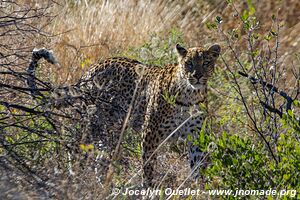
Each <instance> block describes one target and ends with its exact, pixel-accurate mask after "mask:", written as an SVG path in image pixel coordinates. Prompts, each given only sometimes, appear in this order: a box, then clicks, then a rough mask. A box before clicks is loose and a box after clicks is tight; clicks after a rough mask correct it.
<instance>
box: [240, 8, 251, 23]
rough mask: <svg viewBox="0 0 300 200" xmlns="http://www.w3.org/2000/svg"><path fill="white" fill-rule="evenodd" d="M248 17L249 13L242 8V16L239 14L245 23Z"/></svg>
mask: <svg viewBox="0 0 300 200" xmlns="http://www.w3.org/2000/svg"><path fill="white" fill-rule="evenodd" d="M248 18H249V14H248V11H247V10H244V12H243V14H242V16H241V19H242V21H243V22H244V23H245V22H246V21H247V20H248Z"/></svg>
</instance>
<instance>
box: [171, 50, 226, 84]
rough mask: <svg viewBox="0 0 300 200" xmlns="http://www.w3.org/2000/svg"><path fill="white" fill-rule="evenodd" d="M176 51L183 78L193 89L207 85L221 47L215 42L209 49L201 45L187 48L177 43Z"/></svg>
mask: <svg viewBox="0 0 300 200" xmlns="http://www.w3.org/2000/svg"><path fill="white" fill-rule="evenodd" d="M176 51H177V54H178V62H179V64H180V66H181V76H182V78H183V79H186V80H187V82H188V84H189V85H190V86H191V87H192V88H193V89H199V88H201V87H203V86H204V85H206V82H207V80H208V78H209V77H210V76H211V75H212V73H213V70H214V65H215V62H216V60H217V58H218V57H219V55H220V51H221V47H220V46H219V45H217V44H215V45H213V46H211V47H210V48H208V49H207V50H205V49H202V48H200V47H194V48H189V49H185V48H184V47H182V46H180V45H179V44H177V45H176Z"/></svg>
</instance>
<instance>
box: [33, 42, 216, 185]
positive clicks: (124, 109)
mask: <svg viewBox="0 0 300 200" xmlns="http://www.w3.org/2000/svg"><path fill="white" fill-rule="evenodd" d="M175 52H176V54H177V62H176V63H170V64H167V65H165V66H163V67H160V66H152V65H147V64H143V63H142V62H139V61H137V60H134V59H130V58H126V57H113V58H108V59H105V60H102V61H99V62H98V63H96V64H94V65H93V66H91V69H90V70H89V71H88V72H87V73H86V74H85V75H83V76H82V77H81V78H80V80H79V81H78V82H77V83H76V84H74V85H73V86H72V87H67V88H64V90H63V93H64V95H62V94H60V92H58V93H57V94H56V96H58V97H56V99H59V98H61V99H65V100H66V99H68V100H69V101H70V99H76V98H77V99H80V100H81V101H83V104H84V105H85V107H84V109H83V110H87V111H88V112H90V119H91V120H90V121H91V122H90V131H91V134H92V135H99V134H100V133H101V132H104V131H108V132H110V133H111V132H114V133H117V134H120V130H121V129H122V127H123V125H124V123H125V122H124V121H125V118H126V117H127V116H129V117H128V119H127V121H126V127H128V128H131V129H132V130H134V131H135V132H137V133H141V134H142V138H143V139H142V142H141V146H142V161H143V167H142V168H143V178H144V182H145V185H149V186H154V185H155V183H156V180H155V166H156V164H157V155H158V149H159V147H160V146H161V145H162V144H163V143H164V142H166V141H176V140H178V139H179V138H182V139H185V140H187V146H188V159H189V165H190V168H191V169H192V170H193V169H195V167H197V166H198V163H199V162H201V161H202V159H203V155H204V153H203V152H202V151H201V150H200V148H199V146H197V144H195V143H194V142H193V140H195V139H196V138H197V136H198V135H199V130H201V128H202V125H203V123H204V120H205V119H206V117H207V114H206V112H205V109H207V103H208V102H207V101H208V100H207V99H208V89H207V88H208V87H207V82H208V80H209V78H210V77H211V76H212V74H213V72H214V68H215V63H216V62H217V59H218V57H219V55H220V52H221V47H220V45H218V44H214V45H212V46H210V47H209V48H202V47H191V48H185V47H183V46H182V45H180V44H176V46H175ZM36 58H37V59H38V58H39V57H38V56H36ZM31 70H32V69H31ZM32 85H33V86H34V84H32V83H31V86H32ZM60 91H62V89H60ZM166 94H168V95H166ZM66 96H69V97H72V98H66ZM166 96H169V97H174V98H173V101H172V102H170V101H168V99H167V98H166ZM68 103H69V104H70V103H72V102H68ZM203 105H205V106H204V107H203ZM90 110H92V111H90ZM189 136H190V137H189ZM187 138H189V139H187Z"/></svg>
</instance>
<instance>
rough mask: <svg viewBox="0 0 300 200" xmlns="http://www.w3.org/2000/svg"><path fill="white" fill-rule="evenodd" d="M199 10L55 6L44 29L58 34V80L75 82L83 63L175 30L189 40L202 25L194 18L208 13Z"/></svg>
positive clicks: (173, 5) (184, 4)
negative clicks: (62, 67)
mask: <svg viewBox="0 0 300 200" xmlns="http://www.w3.org/2000/svg"><path fill="white" fill-rule="evenodd" d="M84 2H87V3H84ZM204 5H205V3H199V1H197V0H191V1H188V0H185V1H163V0H158V1H150V0H143V1H136V0H121V1H81V3H80V4H79V3H71V1H67V2H65V4H64V5H62V6H57V7H55V8H54V12H56V13H58V16H57V17H56V19H55V20H54V21H53V23H52V25H51V27H50V29H49V30H50V32H52V34H54V35H56V34H59V33H62V34H60V35H58V36H57V37H55V39H54V40H53V43H54V44H55V45H54V49H55V52H56V53H57V54H58V57H59V58H60V60H61V64H62V66H66V69H65V70H64V71H63V73H60V75H62V74H63V75H67V76H61V77H60V78H62V77H64V78H62V79H65V80H68V79H70V78H71V79H72V80H76V79H77V78H78V73H76V71H78V70H79V71H80V72H82V70H84V69H80V66H81V68H85V63H88V64H90V63H92V62H94V61H95V60H96V59H98V58H104V57H107V56H111V55H112V54H115V53H119V52H121V51H123V50H126V49H128V48H129V47H135V46H140V45H141V44H143V43H145V42H146V41H148V40H149V38H150V37H151V35H154V34H158V35H167V34H168V32H169V31H170V30H171V29H172V28H174V27H175V28H177V29H179V30H181V31H183V33H184V35H185V37H188V38H192V37H194V35H195V33H196V32H198V31H199V30H201V26H202V25H201V23H200V22H201V18H199V16H200V14H203V17H205V14H204V13H205V12H206V10H207V9H208V6H206V7H205V6H204ZM201 6H202V8H201V9H200V7H201ZM74 58H76V59H75V60H74ZM84 61H85V62H84ZM74 74H75V77H74ZM79 75H80V73H79ZM60 81H64V80H60Z"/></svg>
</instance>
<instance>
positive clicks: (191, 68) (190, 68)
mask: <svg viewBox="0 0 300 200" xmlns="http://www.w3.org/2000/svg"><path fill="white" fill-rule="evenodd" d="M186 67H187V69H188V70H189V71H192V70H193V63H192V61H188V62H186Z"/></svg>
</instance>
